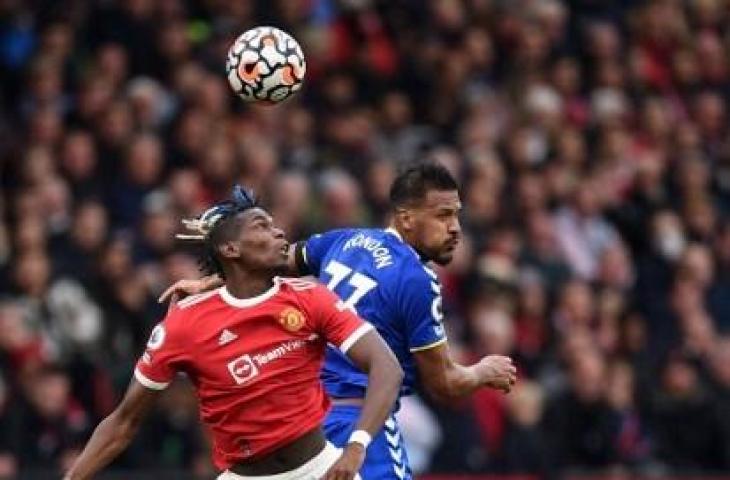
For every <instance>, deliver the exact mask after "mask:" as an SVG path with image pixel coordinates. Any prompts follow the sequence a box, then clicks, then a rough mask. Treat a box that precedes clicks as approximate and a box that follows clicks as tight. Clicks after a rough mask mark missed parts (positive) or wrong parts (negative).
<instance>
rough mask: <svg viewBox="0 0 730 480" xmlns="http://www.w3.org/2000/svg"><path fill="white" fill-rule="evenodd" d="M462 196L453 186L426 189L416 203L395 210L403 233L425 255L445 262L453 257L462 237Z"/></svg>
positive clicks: (438, 262)
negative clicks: (460, 216) (451, 188)
mask: <svg viewBox="0 0 730 480" xmlns="http://www.w3.org/2000/svg"><path fill="white" fill-rule="evenodd" d="M460 212H461V200H459V192H457V191H456V190H434V189H431V190H428V191H427V192H426V195H425V196H424V199H423V200H422V201H421V202H418V203H417V204H413V205H409V206H407V207H403V208H401V209H400V211H399V212H398V216H399V217H400V218H401V219H402V220H401V224H402V227H403V233H404V234H405V236H406V240H407V241H408V243H409V244H411V245H413V247H414V248H416V250H418V251H419V252H420V253H421V254H422V255H424V256H425V257H426V258H428V259H430V260H432V261H434V262H436V263H437V264H439V265H446V264H447V263H449V262H450V261H451V259H452V258H453V257H454V250H456V245H457V244H458V243H459V239H460V238H461V223H460V222H459V213H460Z"/></svg>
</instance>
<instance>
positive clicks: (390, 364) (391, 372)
mask: <svg viewBox="0 0 730 480" xmlns="http://www.w3.org/2000/svg"><path fill="white" fill-rule="evenodd" d="M378 370H380V371H381V372H383V373H384V375H383V377H385V380H386V383H387V386H388V390H391V391H392V392H393V396H394V397H397V396H398V392H399V391H400V387H401V384H402V383H403V379H404V378H405V373H404V372H403V368H401V366H400V364H399V363H398V361H397V360H396V359H395V357H391V358H388V357H386V358H384V359H383V360H382V361H381V365H379V366H378Z"/></svg>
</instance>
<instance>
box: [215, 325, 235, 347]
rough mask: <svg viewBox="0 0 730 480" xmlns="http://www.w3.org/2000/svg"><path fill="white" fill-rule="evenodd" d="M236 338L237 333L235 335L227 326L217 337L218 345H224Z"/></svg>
mask: <svg viewBox="0 0 730 480" xmlns="http://www.w3.org/2000/svg"><path fill="white" fill-rule="evenodd" d="M237 338H238V335H236V334H235V333H233V332H231V331H230V330H228V329H227V328H226V329H223V331H222V332H221V336H220V337H218V345H225V344H227V343H231V342H232V341H234V340H235V339H237Z"/></svg>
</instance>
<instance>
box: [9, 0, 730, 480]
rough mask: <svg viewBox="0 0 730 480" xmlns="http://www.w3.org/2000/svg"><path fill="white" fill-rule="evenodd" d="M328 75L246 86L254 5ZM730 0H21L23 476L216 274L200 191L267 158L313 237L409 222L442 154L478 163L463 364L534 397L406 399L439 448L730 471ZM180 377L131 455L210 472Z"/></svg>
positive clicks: (13, 309) (14, 140) (570, 464)
mask: <svg viewBox="0 0 730 480" xmlns="http://www.w3.org/2000/svg"><path fill="white" fill-rule="evenodd" d="M261 24H271V25H276V26H279V27H280V28H283V29H285V30H287V31H289V32H291V33H292V34H293V35H294V36H295V37H296V38H297V39H299V41H300V42H301V43H302V45H303V48H304V51H305V54H306V58H307V62H308V71H307V78H306V81H305V87H304V89H303V91H302V92H301V93H300V94H298V95H297V96H296V97H295V98H292V99H290V100H288V101H286V102H285V103H283V104H281V105H279V106H276V107H261V106H250V105H246V104H244V103H243V102H242V101H240V100H239V99H237V98H235V97H234V96H233V95H232V94H231V92H230V90H229V88H228V85H227V84H226V79H225V75H224V60H225V53H226V50H227V48H228V46H229V45H230V44H231V42H232V40H233V39H234V38H235V37H236V36H237V35H238V34H239V33H240V32H242V31H243V30H244V29H246V28H248V27H252V26H255V25H261ZM729 25H730V2H728V1H727V0H657V1H638V0H637V1H631V0H613V1H602V0H562V1H561V0H428V1H426V0H400V1H387V0H382V1H376V0H260V1H254V0H250V1H248V0H240V1H230V0H198V1H195V0H97V1H91V0H63V1H57V0H2V1H0V75H1V77H0V78H2V82H1V85H0V180H1V182H2V195H1V196H0V211H1V212H2V215H1V216H0V269H1V270H2V276H0V477H2V476H4V475H5V476H12V475H13V474H14V473H15V472H18V471H21V470H22V471H25V470H27V469H30V468H47V469H51V470H52V469H58V468H59V467H63V466H64V465H66V464H68V462H69V460H70V459H71V458H73V456H74V455H75V454H76V453H77V452H78V449H79V447H80V446H82V444H83V441H84V440H85V439H86V438H87V437H88V435H89V433H90V431H91V429H93V426H94V425H95V424H96V422H98V420H99V419H100V418H102V417H103V416H104V415H105V414H107V413H109V411H110V409H112V408H113V406H114V405H115V404H116V402H117V401H118V399H119V396H120V394H121V393H122V392H123V391H124V389H125V388H126V385H127V383H128V381H129V378H130V373H131V371H132V369H133V365H134V362H135V361H136V358H137V356H138V355H139V353H140V351H141V349H142V346H143V345H144V343H145V341H146V337H147V335H148V333H149V331H150V329H151V327H152V326H153V325H154V324H155V323H156V322H157V321H158V320H159V319H160V318H161V317H162V316H163V315H164V312H165V306H164V305H159V304H157V303H156V297H157V295H158V294H159V293H160V292H161V291H162V290H163V289H164V288H165V287H166V286H168V285H169V284H170V283H171V282H173V281H175V280H177V279H180V278H192V277H196V276H198V275H199V273H198V269H197V266H198V265H197V257H196V252H195V251H191V250H189V249H187V248H184V247H183V246H181V245H179V244H177V243H176V242H175V241H174V233H175V232H176V231H177V229H178V226H179V219H180V218H181V217H188V216H192V215H195V214H197V213H200V212H201V210H202V209H204V208H205V206H206V205H208V204H209V203H210V202H212V201H215V200H217V199H220V198H222V197H224V196H226V195H227V194H228V192H229V191H230V185H231V184H232V183H233V182H234V181H237V182H242V183H244V184H246V185H248V186H250V187H252V188H254V189H255V190H256V191H257V192H259V193H260V195H261V196H262V198H263V199H264V202H265V204H266V205H267V206H268V208H269V209H270V210H271V211H272V212H273V214H274V216H275V218H276V220H277V222H278V223H279V224H280V225H281V226H282V227H284V228H285V230H286V231H287V234H288V235H289V238H290V239H292V240H296V239H301V238H304V237H306V236H307V235H309V234H311V233H314V232H318V231H322V230H325V229H329V228H334V227H340V226H353V225H383V224H384V222H385V221H386V215H387V195H388V189H389V186H390V183H391V181H392V179H393V177H394V175H395V174H396V173H397V171H398V170H399V168H401V167H402V166H404V165H407V164H408V163H409V162H412V161H415V160H433V161H438V162H441V163H443V164H444V165H446V166H447V167H448V168H449V169H450V170H451V171H452V172H453V173H454V174H455V175H456V176H457V177H458V178H459V180H460V182H461V185H462V186H463V189H462V192H461V193H462V200H463V203H464V206H465V210H464V216H463V227H464V236H463V241H462V244H461V246H460V248H459V250H458V254H457V258H456V260H455V261H454V262H453V264H452V265H450V266H448V267H446V268H444V269H441V272H440V274H441V277H442V280H443V282H444V284H445V292H446V298H445V307H446V310H447V312H448V315H447V320H446V323H447V328H448V330H449V338H450V341H451V343H452V350H453V353H454V354H455V355H457V356H458V357H459V358H460V359H462V360H463V361H465V362H468V361H471V360H473V359H475V358H477V357H478V356H480V355H485V354H497V353H499V354H506V355H512V356H514V358H515V359H516V361H517V363H518V365H519V369H520V375H521V378H520V382H519V386H518V387H517V388H516V390H515V391H514V392H513V393H511V394H510V395H508V396H504V395H501V394H498V393H495V392H492V391H487V390H485V391H483V392H480V393H478V394H477V395H475V396H474V397H473V398H471V399H468V400H464V401H463V402H461V403H459V404H455V405H447V406H444V405H438V404H434V403H432V402H431V401H430V400H429V399H427V398H418V397H416V398H412V399H409V400H408V401H406V402H405V403H404V408H403V410H402V411H401V413H400V416H401V421H402V423H403V428H404V430H405V432H406V435H407V438H408V439H409V444H410V454H411V458H412V461H413V463H414V467H415V468H416V470H417V471H431V472H492V473H544V472H553V473H555V472H561V471H568V470H570V471H577V472H607V471H608V472H614V473H615V472H638V473H688V472H690V473H694V472H718V471H730V135H728V134H729V133H730V131H729V129H728V118H727V116H728V112H727V100H728V96H729V95H730V63H729V62H730V27H728V26H729ZM206 449H207V443H206V441H205V435H204V434H203V433H202V432H201V431H200V428H199V426H198V423H197V418H196V404H195V401H194V399H192V396H191V395H190V387H189V386H188V385H187V384H186V383H185V382H178V383H176V384H175V385H174V386H173V387H171V388H170V389H169V390H168V391H167V392H166V393H165V394H164V397H163V399H162V402H161V404H160V406H159V408H158V409H157V410H156V411H155V412H154V413H153V414H152V415H151V416H150V418H149V420H148V421H147V422H146V424H145V426H144V432H143V433H142V434H141V435H140V437H139V439H138V441H137V442H135V444H134V446H133V447H132V448H131V449H130V450H129V451H128V452H127V453H126V454H125V455H124V457H123V458H121V459H120V460H119V461H118V462H117V463H116V464H115V468H124V469H134V468H160V469H166V468H171V469H173V468H180V469H184V470H187V471H194V472H198V473H200V474H201V475H202V474H205V473H206V472H209V471H210V470H209V469H210V466H209V464H208V460H207V452H206Z"/></svg>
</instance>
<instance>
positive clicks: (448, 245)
mask: <svg viewBox="0 0 730 480" xmlns="http://www.w3.org/2000/svg"><path fill="white" fill-rule="evenodd" d="M457 245H459V239H458V238H455V239H453V240H449V241H448V242H446V243H445V244H444V250H448V251H449V252H453V251H454V250H456V246H457Z"/></svg>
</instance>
